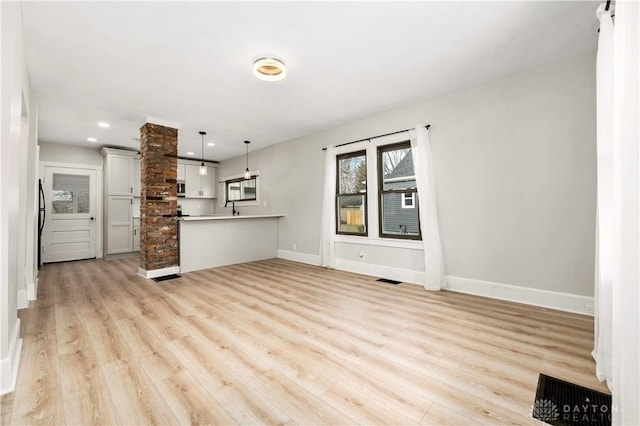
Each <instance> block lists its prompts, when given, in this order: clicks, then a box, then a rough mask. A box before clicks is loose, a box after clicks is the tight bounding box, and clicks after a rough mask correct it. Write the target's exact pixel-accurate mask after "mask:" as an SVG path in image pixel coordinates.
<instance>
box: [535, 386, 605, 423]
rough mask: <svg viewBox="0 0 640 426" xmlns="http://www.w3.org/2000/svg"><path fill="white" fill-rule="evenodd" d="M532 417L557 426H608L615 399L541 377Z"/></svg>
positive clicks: (591, 390)
mask: <svg viewBox="0 0 640 426" xmlns="http://www.w3.org/2000/svg"><path fill="white" fill-rule="evenodd" d="M532 416H533V418H534V419H538V420H542V421H543V422H545V423H548V424H550V425H554V426H573V425H576V426H577V425H606V426H608V425H611V395H607V394H606V393H602V392H598V391H595V390H593V389H589V388H585V387H582V386H578V385H575V384H573V383H569V382H565V381H564V380H560V379H556V378H555V377H550V376H546V375H544V374H540V378H539V379H538V390H537V391H536V399H535V401H533V412H532Z"/></svg>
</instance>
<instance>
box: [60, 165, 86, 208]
mask: <svg viewBox="0 0 640 426" xmlns="http://www.w3.org/2000/svg"><path fill="white" fill-rule="evenodd" d="M89 194H90V191H89V176H84V175H83V176H80V175H65V174H59V173H55V174H54V175H53V193H52V197H51V198H52V200H51V203H52V204H53V206H52V207H53V208H52V210H51V211H52V213H53V214H78V213H89V202H90V197H89Z"/></svg>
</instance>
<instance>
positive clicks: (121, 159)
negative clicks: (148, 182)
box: [102, 148, 140, 197]
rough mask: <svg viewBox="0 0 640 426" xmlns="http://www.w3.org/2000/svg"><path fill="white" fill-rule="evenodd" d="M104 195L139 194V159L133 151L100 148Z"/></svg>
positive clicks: (137, 195)
mask: <svg viewBox="0 0 640 426" xmlns="http://www.w3.org/2000/svg"><path fill="white" fill-rule="evenodd" d="M102 155H103V156H104V157H105V160H106V161H105V163H106V164H105V188H106V192H107V193H106V195H107V196H109V195H131V196H134V195H135V196H136V197H139V196H140V159H139V157H138V154H137V153H136V152H135V151H125V150H121V149H112V148H102Z"/></svg>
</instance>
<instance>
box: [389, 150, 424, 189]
mask: <svg viewBox="0 0 640 426" xmlns="http://www.w3.org/2000/svg"><path fill="white" fill-rule="evenodd" d="M381 161H382V174H383V178H384V180H383V181H382V189H383V190H384V191H388V190H393V189H408V188H415V187H416V177H415V174H414V172H413V155H412V154H411V148H409V147H407V148H401V149H394V150H391V151H383V152H382V158H381Z"/></svg>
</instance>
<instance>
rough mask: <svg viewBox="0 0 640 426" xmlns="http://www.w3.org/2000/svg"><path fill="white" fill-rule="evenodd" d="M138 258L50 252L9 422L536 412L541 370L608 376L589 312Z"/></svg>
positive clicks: (448, 419) (362, 280) (515, 417)
mask: <svg viewBox="0 0 640 426" xmlns="http://www.w3.org/2000/svg"><path fill="white" fill-rule="evenodd" d="M137 267H138V260H137V259H124V260H114V261H110V262H107V261H103V260H90V261H81V262H71V263H60V264H51V265H46V266H45V267H44V269H43V270H42V272H41V281H40V288H39V295H38V300H37V301H35V302H31V304H30V307H29V308H28V309H27V310H23V311H21V314H20V316H21V319H22V326H23V330H22V331H23V334H22V335H23V337H24V345H23V349H22V361H21V364H20V373H19V378H18V384H17V388H16V391H15V392H14V393H12V394H9V395H6V396H4V397H2V419H1V420H2V424H32V423H42V424H65V423H66V424H83V425H88V424H188V423H193V424H195V423H203V424H204V423H215V424H235V423H241V424H314V425H315V424H355V423H359V424H374V423H377V424H465V425H468V424H478V423H481V424H533V423H535V421H534V420H532V419H531V417H530V412H531V405H532V403H533V399H534V395H535V389H536V384H537V379H538V373H540V372H542V373H545V374H548V375H552V376H555V377H559V378H563V379H566V380H570V381H573V382H576V383H578V384H581V385H584V386H588V387H592V388H596V389H599V390H604V391H606V388H605V387H604V386H602V385H600V384H599V383H598V382H597V381H596V379H595V377H594V363H593V362H592V360H591V356H590V350H591V346H592V339H593V335H592V334H593V333H592V328H593V320H592V319H591V318H589V317H584V316H580V315H574V314H567V313H562V312H557V311H552V310H547V309H541V308H535V307H530V306H525V305H518V304H513V303H508V302H502V301H496V300H490V299H483V298H479V297H473V296H468V295H462V294H455V293H450V292H439V293H432V292H427V291H425V290H423V289H422V288H421V287H419V286H415V285H410V284H401V285H398V286H393V285H389V284H383V283H379V282H376V281H375V280H374V279H373V278H371V277H365V276H360V275H355V274H349V273H345V272H339V271H334V270H326V269H322V268H318V267H313V266H308V265H304V264H298V263H294V262H289V261H285V260H278V259H274V260H269V261H262V262H254V263H249V264H243V265H234V266H228V267H223V268H217V269H210V270H207V271H200V272H193V273H188V274H184V276H183V277H182V278H180V279H177V280H172V281H165V282H162V283H155V282H152V281H148V280H145V279H142V278H140V277H138V276H137V275H136V271H137Z"/></svg>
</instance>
